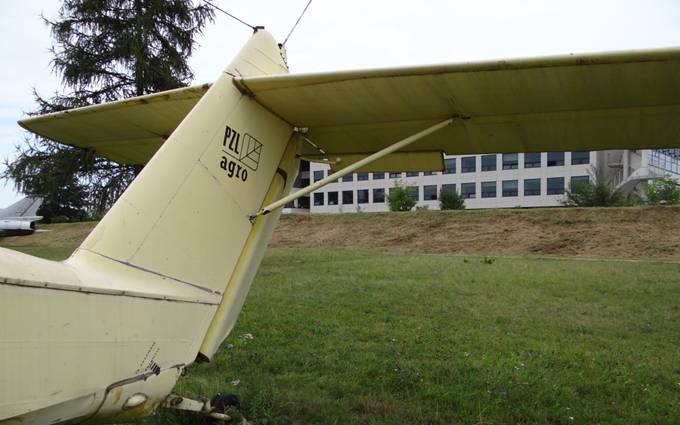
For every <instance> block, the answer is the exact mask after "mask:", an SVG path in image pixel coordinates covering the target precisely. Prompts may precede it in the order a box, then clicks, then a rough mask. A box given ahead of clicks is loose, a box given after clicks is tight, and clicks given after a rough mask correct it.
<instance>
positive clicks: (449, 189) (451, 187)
mask: <svg viewBox="0 0 680 425" xmlns="http://www.w3.org/2000/svg"><path fill="white" fill-rule="evenodd" d="M442 190H445V191H447V192H451V193H456V185H455V184H443V185H442Z"/></svg>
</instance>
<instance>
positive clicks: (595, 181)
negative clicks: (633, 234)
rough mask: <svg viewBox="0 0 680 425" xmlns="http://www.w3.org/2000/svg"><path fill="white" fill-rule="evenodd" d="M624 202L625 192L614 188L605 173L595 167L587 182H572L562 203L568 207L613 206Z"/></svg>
mask: <svg viewBox="0 0 680 425" xmlns="http://www.w3.org/2000/svg"><path fill="white" fill-rule="evenodd" d="M623 203H624V197H623V194H622V193H621V192H619V191H618V190H616V189H614V188H612V186H611V184H610V182H609V181H608V180H607V179H606V178H605V177H604V173H602V172H600V171H597V170H595V169H592V170H591V172H590V179H589V180H588V181H587V182H578V183H575V184H573V185H572V184H570V185H569V188H568V189H567V190H566V192H565V196H564V198H563V199H562V204H563V205H565V206H568V207H613V206H618V205H623Z"/></svg>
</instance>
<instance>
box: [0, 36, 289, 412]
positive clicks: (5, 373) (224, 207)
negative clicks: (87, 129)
mask: <svg viewBox="0 0 680 425" xmlns="http://www.w3.org/2000/svg"><path fill="white" fill-rule="evenodd" d="M285 71H286V68H285V64H284V63H283V61H282V59H281V56H280V52H279V49H278V47H277V45H276V43H275V41H274V39H273V38H272V37H271V36H270V35H269V34H268V33H266V32H264V31H260V32H258V33H256V34H254V36H253V37H252V38H251V40H250V41H249V42H248V43H247V44H246V46H244V48H243V50H242V51H241V53H240V54H239V55H238V56H237V57H236V59H235V60H234V61H233V62H232V64H231V65H230V67H229V68H228V69H227V71H226V72H225V73H224V74H222V76H221V77H220V78H219V79H218V80H217V82H216V83H215V84H213V85H212V86H211V88H210V89H209V90H208V91H207V92H206V93H205V94H204V95H203V96H202V97H201V99H200V100H199V101H198V102H197V103H196V105H195V107H194V108H193V109H191V112H189V113H188V114H187V116H186V118H185V119H184V120H183V121H182V122H181V124H179V126H178V127H177V129H176V130H175V131H174V132H173V133H172V135H171V136H170V137H169V138H168V140H167V141H166V142H165V143H164V144H163V145H162V147H161V148H160V149H159V150H158V152H157V153H156V155H155V156H154V157H153V158H152V159H151V160H150V161H149V162H148V164H147V166H146V167H145V168H144V170H143V171H142V172H141V173H140V175H139V176H138V177H137V179H136V180H135V181H134V183H133V184H132V185H131V186H130V188H129V189H128V190H127V191H126V192H125V194H124V195H123V196H122V197H121V198H120V199H119V201H118V202H117V203H116V204H115V205H114V207H113V208H112V209H111V210H110V211H109V213H108V214H107V215H106V216H105V217H104V218H103V219H102V221H101V222H100V223H99V224H98V225H97V227H96V228H95V230H94V231H93V232H92V234H91V235H90V236H89V237H88V238H87V239H86V240H85V241H84V242H83V244H82V245H81V246H80V247H79V248H78V249H77V250H76V252H75V253H74V254H73V255H72V256H71V258H69V259H68V260H67V261H65V262H51V261H47V260H41V259H37V258H35V257H31V256H28V255H25V254H21V253H16V252H13V251H8V250H3V249H0V423H1V424H3V425H4V424H10V423H12V424H13V423H21V424H22V425H27V424H35V425H38V424H41V425H42V424H46V423H54V424H57V423H84V424H97V423H119V422H123V421H128V420H133V419H138V418H141V417H144V416H147V415H149V414H151V413H152V412H153V411H154V409H155V408H156V407H157V406H158V405H159V404H160V403H161V402H162V401H163V399H164V398H165V396H167V395H168V394H169V393H170V391H171V390H172V388H173V386H174V384H175V381H176V380H177V377H178V376H179V374H180V372H181V371H182V370H183V369H184V367H185V366H186V365H188V364H190V363H192V362H193V361H194V360H195V359H196V356H197V355H198V353H199V348H200V347H201V345H202V344H203V342H204V339H205V336H206V333H207V331H208V329H209V328H210V329H211V335H212V337H211V341H212V343H213V344H215V345H217V344H219V341H220V340H221V338H224V337H225V336H226V333H227V332H228V330H229V329H231V326H232V325H233V321H234V320H235V318H236V317H237V316H238V312H239V310H240V308H241V304H242V302H243V298H244V297H245V294H246V293H247V290H248V288H249V285H250V281H251V280H252V276H253V275H254V271H255V269H256V268H257V265H258V264H259V260H260V259H261V256H262V252H263V251H264V247H265V245H266V242H267V240H268V237H269V235H270V234H271V229H273V226H274V225H275V222H276V218H277V217H276V216H274V215H273V216H272V217H270V218H268V219H267V220H258V221H256V222H255V224H254V225H253V223H251V222H250V220H249V214H250V213H251V212H252V211H256V210H257V209H259V208H260V207H261V206H262V203H263V201H264V200H265V199H268V198H267V196H268V197H269V198H271V197H272V196H278V195H279V194H281V193H282V192H283V191H285V190H289V188H290V185H291V184H292V181H293V180H292V179H294V178H295V172H296V166H297V163H298V161H297V159H296V157H295V154H296V153H297V145H296V143H294V142H291V143H289V140H290V139H291V135H292V133H293V131H292V127H291V126H289V125H288V124H287V123H285V122H284V121H282V120H281V119H279V118H278V117H276V116H275V115H273V114H272V113H270V112H269V111H267V110H266V109H265V108H263V107H262V106H261V105H259V104H258V103H257V102H255V101H254V100H252V99H251V98H249V97H248V96H246V95H244V94H242V93H241V92H240V91H239V90H238V89H237V88H236V87H235V86H234V85H233V83H232V79H233V75H260V74H262V73H267V72H269V73H271V72H275V73H281V72H285ZM170 101H171V100H170ZM143 103H144V102H141V103H135V104H134V106H132V108H133V109H134V108H136V107H140V108H142V109H138V111H147V112H148V110H146V109H144V108H143V106H142V104H143ZM152 103H153V102H152ZM114 106H115V105H114ZM101 108H104V109H106V108H109V109H111V108H113V109H111V110H115V109H116V108H117V107H111V106H102V107H101ZM95 109H96V108H95ZM91 111H92V110H90V112H91ZM81 112H82V111H81ZM118 112H120V113H121V114H127V113H128V112H121V111H118ZM118 112H117V113H118ZM147 112H143V113H144V114H145V113H147ZM141 113H142V112H140V114H141ZM98 119H99V118H98ZM50 120H53V122H59V123H60V124H59V125H65V126H68V122H69V120H68V119H66V121H64V120H62V117H61V116H60V117H59V119H56V118H54V117H53V118H51V119H50ZM74 131H75V130H74ZM133 133H134V131H133ZM64 134H67V132H66V129H64ZM74 134H76V135H78V134H80V133H77V131H76V132H75V133H74ZM77 137H80V136H77ZM131 140H133V139H131ZM131 143H132V142H131ZM284 152H285V158H286V159H285V160H284V161H282V158H283V156H284ZM280 166H283V167H284V168H285V170H286V171H288V172H289V173H290V176H289V178H288V179H286V180H285V181H281V180H282V177H281V174H280V172H277V168H278V167H280ZM284 174H285V171H284ZM291 178H292V179H291ZM268 193H269V195H268ZM254 228H256V229H260V230H258V231H257V232H256V234H254V235H251V233H252V231H253V229H254ZM247 241H248V246H247V247H246V245H247ZM244 252H245V253H244ZM237 264H242V267H243V266H244V267H246V268H250V267H252V268H253V270H250V269H248V270H245V273H244V272H239V276H240V277H239V278H232V275H234V270H235V268H236V266H237ZM228 284H230V285H229V286H228ZM225 294H229V295H225ZM223 295H224V296H223ZM225 300H227V301H225ZM218 307H219V308H220V311H221V313H220V316H219V317H215V313H216V311H217V309H218ZM138 393H139V394H144V395H145V396H146V401H145V402H144V403H143V404H141V405H139V406H136V407H134V408H131V409H127V410H126V409H124V408H123V406H124V403H125V401H126V400H127V398H129V397H130V396H132V395H134V394H138Z"/></svg>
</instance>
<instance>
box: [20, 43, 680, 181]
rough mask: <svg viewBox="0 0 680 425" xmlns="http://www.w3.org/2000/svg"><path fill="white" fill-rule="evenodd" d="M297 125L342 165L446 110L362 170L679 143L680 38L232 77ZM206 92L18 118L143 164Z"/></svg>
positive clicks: (312, 155) (311, 152) (308, 151)
mask: <svg viewBox="0 0 680 425" xmlns="http://www.w3.org/2000/svg"><path fill="white" fill-rule="evenodd" d="M234 82H235V84H236V85H237V86H238V87H240V89H241V90H242V91H243V92H245V93H248V94H249V95H251V96H253V97H254V99H255V100H256V101H257V102H259V103H260V104H262V105H263V106H264V107H266V108H268V109H269V110H271V111H272V112H274V113H275V114H277V115H278V116H280V117H281V118H283V119H285V120H286V121H288V122H289V123H290V124H292V125H294V126H296V127H302V128H308V129H309V130H308V134H307V137H308V138H309V139H310V140H311V141H312V142H313V143H314V144H316V145H317V146H318V148H317V147H314V146H313V145H312V144H311V143H310V144H305V145H304V148H303V152H302V154H303V155H304V156H306V157H307V158H308V159H312V160H314V159H323V158H329V159H331V160H336V159H337V158H340V159H341V162H340V165H341V166H346V165H348V164H350V163H352V162H354V161H357V160H358V159H360V158H362V157H364V156H365V155H366V154H369V153H373V152H376V151H378V150H380V149H382V148H384V147H386V146H388V145H390V144H392V143H394V142H395V141H398V140H399V139H402V138H404V137H407V136H409V135H411V134H413V133H416V132H418V131H420V130H422V129H424V128H426V127H428V126H429V125H432V124H434V123H436V122H439V121H442V120H444V119H447V118H449V117H456V120H455V122H454V123H453V124H452V125H450V126H448V127H446V128H445V129H443V130H441V131H438V132H436V133H434V134H432V135H430V136H427V137H426V138H424V139H422V140H420V141H418V142H416V143H414V144H412V145H410V146H408V147H407V148H406V150H405V151H400V152H396V153H393V154H391V155H389V156H387V157H385V158H383V159H382V160H380V161H378V162H376V163H375V164H373V165H371V166H369V167H366V168H364V169H362V171H372V170H374V171H392V170H394V171H418V170H426V171H427V170H432V171H433V170H439V169H441V168H442V167H443V161H442V155H441V154H442V153H447V154H478V153H502V152H540V151H587V150H602V149H621V148H630V149H638V148H639V149H643V148H666V147H677V146H680V48H673V49H660V50H647V51H630V52H614V53H597V54H586V55H566V56H554V57H542V58H529V59H513V60H501V61H486V62H474V63H459V64H449V65H435V66H421V67H408V68H395V69H375V70H360V71H342V72H330V73H317V74H288V75H275V76H267V77H249V78H236V79H235V80H234ZM206 90H207V85H204V86H197V87H191V88H184V89H178V90H173V91H170V92H163V93H158V94H154V95H148V96H143V97H140V98H133V99H128V100H124V101H120V102H113V103H110V104H104V105H94V106H90V107H86V108H80V109H76V110H72V111H67V112H60V113H56V114H50V115H46V116H40V117H35V118H29V119H27V120H24V121H21V122H20V124H21V125H22V126H24V127H25V128H27V129H29V130H31V131H33V132H36V133H38V134H40V135H43V136H45V137H48V138H50V139H54V140H57V141H60V142H63V143H68V144H72V145H76V146H82V147H87V148H91V149H94V150H95V151H96V152H97V153H98V154H100V155H102V156H105V157H108V158H110V159H112V160H115V161H118V162H124V163H145V162H146V161H148V159H149V158H150V157H151V156H152V155H153V153H154V152H155V150H156V149H157V148H158V146H160V144H161V143H162V142H163V140H164V139H165V138H166V137H167V136H168V135H169V134H170V133H171V132H172V130H173V129H174V128H175V127H176V126H177V125H178V124H179V123H180V122H181V120H182V119H183V118H184V116H185V115H186V114H187V113H188V112H189V110H190V109H191V108H192V107H193V105H194V104H195V103H196V102H197V101H198V99H199V98H200V97H201V96H202V95H203V93H204V92H205V91H206Z"/></svg>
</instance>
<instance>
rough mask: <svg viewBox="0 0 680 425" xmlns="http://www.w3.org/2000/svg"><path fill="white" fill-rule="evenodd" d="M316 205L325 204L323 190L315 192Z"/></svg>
mask: <svg viewBox="0 0 680 425" xmlns="http://www.w3.org/2000/svg"><path fill="white" fill-rule="evenodd" d="M314 205H315V206H319V205H323V192H316V193H314Z"/></svg>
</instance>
